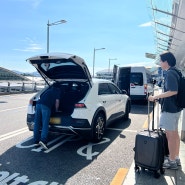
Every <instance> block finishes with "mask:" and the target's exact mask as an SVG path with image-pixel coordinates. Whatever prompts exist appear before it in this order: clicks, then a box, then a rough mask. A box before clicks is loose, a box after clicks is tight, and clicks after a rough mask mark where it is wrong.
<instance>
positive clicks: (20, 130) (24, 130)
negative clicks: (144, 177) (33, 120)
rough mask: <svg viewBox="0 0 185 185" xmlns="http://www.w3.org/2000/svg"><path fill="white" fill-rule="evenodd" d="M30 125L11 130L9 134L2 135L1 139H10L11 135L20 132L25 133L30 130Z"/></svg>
mask: <svg viewBox="0 0 185 185" xmlns="http://www.w3.org/2000/svg"><path fill="white" fill-rule="evenodd" d="M28 131H29V130H28V127H24V128H21V129H19V130H15V131H13V132H9V133H7V134H3V135H0V141H4V140H6V139H9V138H11V137H14V136H17V135H19V134H23V133H25V132H28Z"/></svg>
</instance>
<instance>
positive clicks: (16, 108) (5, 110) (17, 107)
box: [0, 106, 27, 112]
mask: <svg viewBox="0 0 185 185" xmlns="http://www.w3.org/2000/svg"><path fill="white" fill-rule="evenodd" d="M25 107H27V106H22V107H16V108H12V109H5V110H0V112H6V111H10V110H16V109H22V108H25Z"/></svg>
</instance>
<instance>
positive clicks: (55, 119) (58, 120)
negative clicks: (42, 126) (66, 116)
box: [50, 118, 61, 124]
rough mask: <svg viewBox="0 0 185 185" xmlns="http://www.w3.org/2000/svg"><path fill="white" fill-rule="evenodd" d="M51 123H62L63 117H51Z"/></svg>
mask: <svg viewBox="0 0 185 185" xmlns="http://www.w3.org/2000/svg"><path fill="white" fill-rule="evenodd" d="M50 124H61V118H50Z"/></svg>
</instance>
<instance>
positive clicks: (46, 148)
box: [39, 141, 48, 150]
mask: <svg viewBox="0 0 185 185" xmlns="http://www.w3.org/2000/svg"><path fill="white" fill-rule="evenodd" d="M39 144H40V145H41V146H42V147H43V148H44V149H45V150H48V146H47V144H46V143H43V142H42V141H39Z"/></svg>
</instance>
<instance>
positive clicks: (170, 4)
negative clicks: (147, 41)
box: [149, 0, 185, 71]
mask: <svg viewBox="0 0 185 185" xmlns="http://www.w3.org/2000/svg"><path fill="white" fill-rule="evenodd" d="M149 7H150V9H151V11H150V12H151V13H152V23H153V24H152V25H153V27H154V37H155V43H156V55H158V54H160V53H162V52H163V51H171V52H172V53H174V55H175V57H176V59H177V67H178V68H180V69H181V70H184V71H185V52H184V48H185V11H184V10H185V1H184V0H165V1H161V0H151V1H150V5H149Z"/></svg>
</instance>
